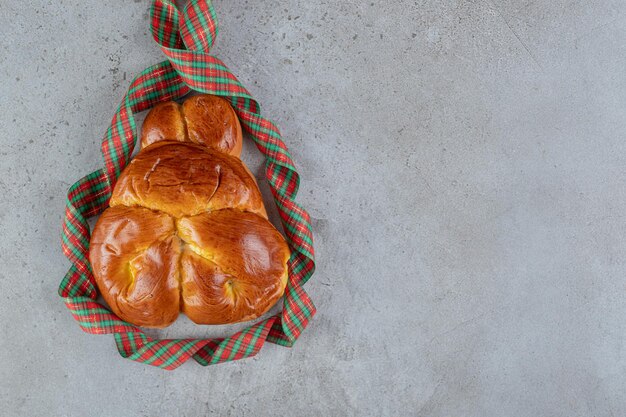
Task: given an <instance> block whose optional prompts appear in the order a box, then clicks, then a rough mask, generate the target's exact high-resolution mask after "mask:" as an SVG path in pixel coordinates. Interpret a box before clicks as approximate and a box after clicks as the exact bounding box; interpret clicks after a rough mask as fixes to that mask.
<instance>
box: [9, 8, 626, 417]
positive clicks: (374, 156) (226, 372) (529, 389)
mask: <svg viewBox="0 0 626 417" xmlns="http://www.w3.org/2000/svg"><path fill="white" fill-rule="evenodd" d="M149 4H150V2H149V1H148V0H141V1H132V2H131V1H121V0H116V1H115V0H106V1H104V0H103V1H79V0H33V1H29V2H17V1H10V0H0V127H1V130H2V133H0V196H1V198H0V236H1V238H0V266H1V268H0V415H2V416H11V417H13V416H85V415H98V416H121V415H123V416H156V415H176V416H200V415H215V416H270V415H296V416H428V417H439V416H440V417H452V416H481V417H485V416H494V417H502V416H511V417H523V416H529V417H530V416H532V417H535V416H567V417H574V416H623V415H626V394H625V393H626V356H625V355H626V344H625V336H626V325H625V323H626V321H625V317H626V282H625V278H624V272H625V270H626V264H625V261H624V259H625V252H626V245H625V243H624V235H625V233H626V219H625V218H624V214H623V213H624V207H625V205H626V194H625V192H624V191H625V187H624V185H625V184H624V179H625V177H626V172H625V166H626V165H625V159H626V141H625V138H626V2H625V1H623V0H622V1H617V0H604V1H598V0H591V1H579V0H550V1H548V0H541V1H527V0H523V1H522V0H520V1H515V0H501V1H490V0H475V1H469V0H467V1H463V0H455V1H433V0H422V1H412V0H411V1H409V0H390V1H385V2H374V1H353V0H348V1H347V0H319V1H307V0H285V1H277V0H269V1H252V0H245V1H239V0H231V1H226V0H216V2H215V5H216V9H217V12H218V15H219V18H220V23H221V28H220V35H219V38H218V41H217V45H216V47H215V48H214V51H213V52H214V53H215V54H217V55H219V56H220V57H221V58H222V59H223V60H224V61H225V62H226V63H227V64H228V65H229V66H230V67H231V68H232V69H233V71H234V72H235V73H236V74H237V75H238V76H239V77H240V79H241V80H242V82H243V83H244V84H245V85H247V86H248V88H249V89H250V90H251V91H252V93H253V94H254V95H255V96H256V97H257V98H258V99H259V101H260V102H261V103H262V104H263V109H264V112H265V114H267V115H270V116H271V118H273V119H274V120H275V121H276V123H277V124H278V125H279V126H280V127H281V130H282V132H283V134H284V138H285V141H286V142H287V144H288V145H289V147H290V149H291V152H292V155H293V157H294V159H295V161H296V164H297V167H298V169H299V170H300V172H301V174H302V178H303V181H302V187H301V191H300V195H299V201H300V202H301V203H302V204H303V205H304V206H305V207H306V208H307V209H308V210H309V211H310V213H311V215H312V217H313V226H314V232H315V237H316V249H317V256H318V270H317V273H316V275H315V277H314V279H313V280H311V281H310V283H309V284H308V285H307V289H308V291H309V293H310V294H311V296H312V297H313V299H314V300H315V303H316V305H317V307H318V310H319V313H318V314H317V316H316V317H315V319H314V321H313V322H312V323H311V325H310V326H309V328H308V329H307V330H306V332H305V333H304V335H303V336H302V338H301V339H300V340H299V342H298V343H297V344H296V346H295V347H294V348H293V349H285V348H282V347H278V346H275V345H268V346H266V347H265V348H264V350H263V351H262V352H261V353H260V354H259V355H258V356H257V357H255V358H254V359H249V360H245V361H240V362H236V363H230V364H225V365H219V366H214V367H209V368H202V367H200V366H198V365H196V364H193V363H188V364H186V365H184V366H182V367H181V368H179V369H178V370H176V371H174V372H165V371H162V370H159V369H155V368H152V367H148V366H145V365H141V364H137V363H134V362H131V361H128V360H124V359H122V358H120V357H119V355H118V353H117V351H116V349H115V347H114V342H113V339H112V338H111V337H109V336H92V335H87V334H85V333H83V332H81V330H80V329H79V328H78V326H77V325H76V323H75V322H74V321H73V320H72V318H71V316H70V314H69V313H68V312H67V311H66V310H65V308H64V306H63V303H62V302H61V300H60V299H59V298H58V297H57V295H56V289H57V285H58V283H59V281H60V280H61V278H62V276H63V275H64V273H65V272H66V270H67V268H68V266H69V264H68V262H67V261H66V259H65V258H64V257H63V255H62V253H61V250H60V245H59V237H60V225H61V218H62V214H63V207H64V196H65V193H66V191H67V188H68V187H69V186H70V184H71V183H73V182H74V181H75V180H76V179H78V178H79V176H81V175H83V174H85V173H87V172H90V171H92V170H94V169H96V168H98V167H99V166H100V165H101V159H100V153H99V152H100V151H99V142H100V138H101V137H102V135H103V133H104V131H105V129H106V127H107V125H108V123H109V121H110V118H111V116H112V114H113V111H114V110H115V108H116V106H117V104H118V103H119V101H120V99H121V97H122V96H123V94H124V92H125V89H126V87H127V85H128V83H129V81H130V79H131V78H132V77H133V76H134V75H135V74H137V73H139V72H140V71H141V70H143V69H144V68H145V67H146V66H148V65H150V64H153V63H156V62H158V61H160V60H162V59H163V57H162V55H161V53H160V51H159V50H158V48H157V47H156V45H155V44H154V43H153V41H152V39H151V37H150V35H149V33H148V24H149V22H148V8H149ZM245 152H246V160H247V161H248V162H249V163H250V165H251V166H252V167H253V170H254V171H255V172H256V173H258V174H259V176H260V159H259V157H258V155H257V154H256V153H255V150H254V149H253V147H252V146H247V147H246V149H245ZM229 331H231V329H228V328H226V329H224V328H218V329H215V328H211V329H206V328H198V327H195V326H192V325H191V324H190V323H189V322H187V321H185V320H181V321H180V322H178V323H176V325H175V326H174V327H173V328H172V329H169V330H167V331H165V332H161V333H160V335H161V336H168V337H175V336H185V335H209V334H227V333H228V332H229Z"/></svg>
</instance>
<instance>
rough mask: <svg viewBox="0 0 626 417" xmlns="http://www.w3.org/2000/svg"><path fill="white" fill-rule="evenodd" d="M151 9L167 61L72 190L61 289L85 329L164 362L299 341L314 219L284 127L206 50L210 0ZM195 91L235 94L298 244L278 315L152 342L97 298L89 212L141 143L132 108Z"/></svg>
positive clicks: (148, 74)
mask: <svg viewBox="0 0 626 417" xmlns="http://www.w3.org/2000/svg"><path fill="white" fill-rule="evenodd" d="M150 15H151V29H152V36H153V38H154V40H155V41H156V42H157V43H158V44H159V46H160V47H161V49H162V51H163V53H164V54H165V55H166V57H167V61H163V62H161V63H159V64H157V65H154V66H152V67H149V68H147V69H146V70H144V71H143V72H142V73H141V74H139V76H137V77H136V78H135V79H134V80H133V81H132V83H131V85H130V88H129V89H128V92H127V93H126V96H125V97H124V99H123V100H122V103H121V104H120V106H119V108H118V109H117V111H116V113H115V115H114V116H113V120H112V122H111V126H110V127H109V129H108V130H107V133H106V135H105V137H104V139H103V141H102V155H103V157H104V167H103V168H101V169H99V170H97V171H95V172H92V173H91V174H89V175H87V176H85V177H84V178H82V179H80V180H79V181H78V182H76V183H75V184H74V185H72V186H71V187H70V189H69V192H68V195H67V206H66V209H65V219H64V222H63V236H62V247H63V252H64V253H65V255H66V256H67V258H68V259H69V260H70V261H71V263H72V266H71V267H70V270H69V271H68V273H67V275H66V276H65V278H64V279H63V281H62V282H61V285H60V287H59V295H60V296H61V297H63V299H64V301H65V305H66V306H67V308H69V310H70V311H71V312H72V315H73V317H74V319H75V320H76V321H77V322H78V323H79V325H80V327H81V329H82V330H83V331H85V332H87V333H94V334H109V333H112V334H113V335H114V337H115V341H116V344H117V349H118V350H119V352H120V354H121V355H122V356H123V357H125V358H128V359H132V360H134V361H137V362H141V363H145V364H148V365H153V366H158V367H160V368H163V369H170V370H171V369H175V368H177V367H178V366H180V365H181V364H183V363H184V362H185V361H187V360H188V359H189V358H193V359H194V360H195V361H196V362H198V363H200V364H201V365H211V364H217V363H221V362H227V361H232V360H238V359H243V358H247V357H250V356H254V355H256V354H257V352H258V351H259V350H260V349H261V347H262V346H263V344H264V343H265V342H266V341H268V342H271V343H275V344H279V345H282V346H289V347H290V346H293V344H294V343H295V341H296V340H297V339H298V337H299V336H300V334H301V333H302V331H303V330H304V329H305V328H306V326H307V324H308V323H309V320H310V319H311V317H313V315H314V314H315V307H314V306H313V302H312V301H311V299H310V298H309V296H308V295H307V293H306V292H305V291H304V289H303V287H302V286H303V285H304V284H305V283H306V282H307V281H308V280H309V278H311V276H312V275H313V272H314V270H315V261H314V252H313V235H312V232H311V223H310V217H309V215H308V213H307V212H306V211H305V210H304V209H303V208H302V207H301V206H300V205H299V204H297V203H296V202H295V197H296V194H297V192H298V185H299V181H300V178H299V175H298V172H297V171H296V169H295V167H294V164H293V161H292V159H291V156H290V155H289V151H288V150H287V147H286V145H285V143H284V142H283V141H282V139H281V135H280V132H279V131H278V128H277V127H276V126H275V125H274V124H273V123H272V122H271V121H270V120H268V119H266V118H265V117H263V116H262V115H261V109H260V106H259V103H258V102H257V101H256V100H254V98H252V96H251V95H250V93H249V92H248V90H246V88H245V87H244V86H243V85H242V84H241V83H240V82H239V80H237V78H236V77H235V76H234V75H233V74H232V73H231V72H230V70H229V69H228V68H227V67H226V65H225V64H224V63H223V62H222V61H221V60H219V59H218V58H216V57H214V56H212V55H210V54H209V50H210V48H211V46H212V45H213V43H214V42H215V38H216V37H217V32H218V26H217V18H216V15H215V10H214V9H213V6H212V4H211V0H191V1H190V2H189V3H188V4H187V6H186V7H185V8H184V9H183V10H182V11H179V10H178V8H177V7H176V6H175V5H174V4H173V3H172V2H171V1H169V0H154V2H153V4H152V8H151V13H150ZM191 91H198V92H202V93H207V94H214V95H219V96H223V97H225V98H227V99H229V100H230V102H231V104H232V105H233V107H234V108H235V111H236V112H237V115H238V116H239V119H240V121H241V123H242V125H243V127H244V129H245V130H246V131H247V132H248V133H249V134H250V136H251V137H252V139H253V140H254V142H255V143H256V146H257V148H258V149H259V150H260V151H261V153H262V154H263V155H264V156H265V177H266V178H267V181H268V183H269V186H270V188H271V190H272V194H273V196H274V201H275V202H276V205H277V208H278V212H279V213H280V218H281V222H282V225H283V228H284V232H285V235H286V237H287V242H288V243H289V246H290V248H291V252H292V255H291V258H290V260H289V280H288V283H287V288H286V290H285V296H284V297H283V308H282V311H281V312H280V313H279V314H276V315H275V316H272V317H270V318H268V319H265V320H263V321H260V322H258V323H256V324H254V325H252V326H250V327H248V328H246V329H244V330H242V331H240V332H238V333H236V334H234V335H232V336H230V337H226V338H216V339H164V340H155V339H153V338H150V337H148V336H147V335H146V334H145V333H144V332H142V331H141V329H139V328H138V327H136V326H133V325H132V324H129V323H126V322H125V321H123V320H122V319H120V318H119V317H117V316H116V315H115V314H113V313H112V312H111V311H110V310H109V309H108V308H107V307H106V306H104V305H102V304H101V303H99V302H98V301H97V296H98V292H97V288H96V285H95V281H94V278H93V275H92V271H91V265H90V264H89V259H88V253H89V236H90V231H89V225H88V223H87V219H88V218H90V217H92V216H96V215H98V214H100V213H101V212H102V211H104V209H106V208H107V206H108V203H109V198H110V197H111V192H112V190H113V187H114V186H115V182H116V180H117V178H118V177H119V175H120V173H121V172H122V170H123V169H124V167H125V166H126V165H127V164H128V163H129V161H130V159H131V155H132V153H133V149H134V147H135V144H136V143H137V134H136V124H135V119H134V116H133V115H134V113H137V112H141V111H144V110H147V109H149V108H151V107H153V106H154V105H155V104H157V103H161V102H164V101H168V100H177V99H181V98H183V97H184V96H185V95H187V94H188V93H190V92H191Z"/></svg>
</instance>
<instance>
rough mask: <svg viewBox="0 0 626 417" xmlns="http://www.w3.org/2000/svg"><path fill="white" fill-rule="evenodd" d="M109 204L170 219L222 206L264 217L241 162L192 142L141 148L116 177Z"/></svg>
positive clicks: (258, 195)
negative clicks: (143, 209) (154, 212)
mask: <svg viewBox="0 0 626 417" xmlns="http://www.w3.org/2000/svg"><path fill="white" fill-rule="evenodd" d="M110 205H111V207H115V206H119V205H124V206H142V207H147V208H150V209H152V210H159V211H163V212H165V213H168V214H170V215H172V216H174V217H176V218H179V217H182V216H194V215H197V214H200V213H204V212H206V211H212V210H220V209H223V208H236V209H239V210H242V211H250V212H253V213H259V214H260V215H262V216H265V217H266V214H265V207H264V205H263V198H262V197H261V192H260V191H259V188H258V186H257V184H256V181H255V180H254V178H253V177H252V176H251V175H250V174H249V171H247V169H246V167H245V166H244V164H243V162H241V160H239V158H235V157H233V156H230V155H227V154H224V153H222V152H219V151H216V150H213V149H210V148H206V147H204V146H201V145H195V144H192V143H179V142H159V143H156V144H154V145H151V146H149V147H148V148H146V149H145V150H143V151H141V152H140V153H139V154H138V155H137V156H136V157H135V158H134V159H133V160H132V161H131V163H130V164H129V165H128V167H127V168H126V169H125V170H124V172H123V173H122V175H121V176H120V178H119V179H118V182H117V185H116V187H115V190H114V191H113V195H112V197H111V201H110Z"/></svg>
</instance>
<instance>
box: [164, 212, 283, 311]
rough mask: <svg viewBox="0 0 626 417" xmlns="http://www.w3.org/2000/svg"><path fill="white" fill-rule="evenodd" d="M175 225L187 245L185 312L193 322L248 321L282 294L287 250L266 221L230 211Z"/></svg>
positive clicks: (265, 309)
mask: <svg viewBox="0 0 626 417" xmlns="http://www.w3.org/2000/svg"><path fill="white" fill-rule="evenodd" d="M176 227H177V229H178V235H179V237H180V238H181V239H182V240H183V241H184V242H185V243H186V247H185V252H184V254H183V258H182V259H183V260H182V268H181V279H182V297H183V303H184V307H183V311H184V312H185V314H186V315H187V316H188V317H189V318H190V319H191V320H193V321H194V322H196V323H202V324H224V323H234V322H239V321H244V320H249V319H250V318H254V317H258V316H259V315H260V314H263V313H265V312H266V311H267V310H269V308H270V307H271V306H272V305H274V303H276V301H277V300H278V298H280V296H281V295H282V294H283V291H284V290H285V285H286V283H287V274H286V268H285V266H286V265H287V261H288V260H289V248H288V247H287V245H286V244H285V241H284V240H283V238H282V236H281V235H280V233H279V232H278V231H277V230H276V229H275V228H274V227H273V226H272V224H271V223H270V222H268V221H267V220H266V219H264V218H262V217H260V216H258V215H256V214H253V213H241V212H239V211H237V210H230V209H227V210H219V211H215V212H210V213H204V214H201V215H199V216H195V217H185V218H182V219H179V220H177V221H176Z"/></svg>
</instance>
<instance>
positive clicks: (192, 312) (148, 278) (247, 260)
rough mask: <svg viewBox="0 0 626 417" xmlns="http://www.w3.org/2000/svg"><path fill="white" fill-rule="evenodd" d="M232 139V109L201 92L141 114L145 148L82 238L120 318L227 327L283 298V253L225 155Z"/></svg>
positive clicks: (246, 178) (237, 163) (251, 189)
mask: <svg viewBox="0 0 626 417" xmlns="http://www.w3.org/2000/svg"><path fill="white" fill-rule="evenodd" d="M220 100H221V101H220ZM222 101H223V103H222ZM224 103H226V105H227V106H228V107H225V106H224V105H223V104H224ZM229 109H230V110H229ZM229 111H230V112H232V114H231V113H229ZM231 116H232V117H234V118H235V119H234V121H233V119H232V118H231ZM220 126H221V128H220ZM220 129H222V130H220ZM237 129H239V130H237ZM220 132H221V133H220ZM220 135H222V136H220ZM233 137H234V138H235V140H233V139H232V138H233ZM240 137H241V128H240V127H239V123H238V121H237V120H236V116H235V115H234V111H233V110H232V108H230V107H229V105H228V103H227V102H226V101H224V100H223V99H218V98H211V97H210V96H199V97H198V98H192V99H189V100H187V101H186V102H185V103H184V104H183V105H182V106H181V105H178V104H176V103H173V102H170V103H164V104H162V105H159V106H157V107H155V109H154V110H153V111H152V112H151V113H150V114H149V115H148V117H147V118H146V121H145V124H144V129H143V135H142V145H143V146H145V148H144V149H142V150H141V151H140V152H139V153H138V154H137V156H136V157H135V158H134V159H133V161H132V162H131V163H130V164H129V165H128V166H127V167H126V169H125V170H124V171H123V172H122V175H121V176H120V178H119V180H118V182H117V184H116V186H115V188H114V190H113V194H112V197H111V200H110V208H108V209H107V210H105V212H104V213H103V214H102V216H101V217H100V219H99V220H98V222H97V223H96V226H95V228H94V231H93V234H92V238H91V242H90V244H91V246H90V252H89V258H90V261H91V264H92V269H93V274H94V276H95V279H96V283H97V285H98V288H99V289H100V292H101V293H102V296H103V297H104V299H105V301H106V302H107V303H108V304H109V306H110V307H111V309H112V310H113V312H114V313H115V314H117V315H118V316H119V317H120V318H122V319H123V320H126V321H128V322H130V323H133V324H136V325H140V326H146V327H165V326H168V325H169V324H171V323H172V322H173V321H174V320H176V318H177V316H178V314H179V312H180V311H181V310H182V311H183V312H184V313H185V314H187V316H189V318H190V319H191V320H193V321H194V322H196V323H198V324H226V323H234V322H239V321H244V320H250V319H253V318H256V317H258V316H260V315H262V314H264V313H265V312H267V311H268V310H269V309H270V308H271V306H272V305H273V304H274V303H275V302H276V301H277V300H278V299H279V298H280V296H281V295H282V294H283V292H284V289H285V285H286V282H287V262H288V259H289V248H288V246H287V244H286V242H285V240H284V239H283V237H282V236H281V235H280V233H279V232H278V231H277V230H276V229H275V228H274V227H273V226H272V224H271V223H270V222H269V221H268V220H267V214H266V212H265V207H264V205H263V200H262V197H261V193H260V191H259V189H258V185H257V184H256V181H255V179H254V177H253V176H252V174H251V173H250V171H249V170H248V169H247V167H246V166H245V165H244V164H243V163H242V162H241V160H239V159H238V158H237V157H235V156H231V155H232V154H236V155H238V154H239V151H240V149H241V140H240ZM237 138H239V139H237ZM193 142H197V143H193ZM224 151H226V152H229V153H230V154H231V155H229V154H228V153H226V152H224Z"/></svg>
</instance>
